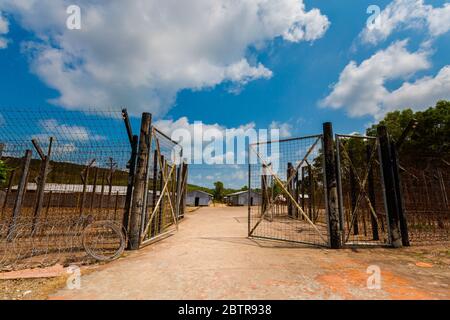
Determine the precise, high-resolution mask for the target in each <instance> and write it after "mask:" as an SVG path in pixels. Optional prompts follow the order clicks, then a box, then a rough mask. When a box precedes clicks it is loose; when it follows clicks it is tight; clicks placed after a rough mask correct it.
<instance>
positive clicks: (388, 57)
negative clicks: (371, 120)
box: [320, 41, 450, 117]
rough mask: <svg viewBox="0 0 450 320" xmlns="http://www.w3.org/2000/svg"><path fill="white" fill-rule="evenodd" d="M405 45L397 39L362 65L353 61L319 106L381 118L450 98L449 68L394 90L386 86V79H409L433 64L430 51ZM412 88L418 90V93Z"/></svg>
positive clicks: (351, 113)
mask: <svg viewBox="0 0 450 320" xmlns="http://www.w3.org/2000/svg"><path fill="white" fill-rule="evenodd" d="M406 44H407V42H406V41H399V42H395V43H393V44H392V45H391V46H389V47H388V48H387V49H385V50H382V51H378V52H377V53H376V54H374V55H373V56H372V57H370V58H369V59H367V60H365V61H363V62H362V63H361V64H360V65H357V63H356V62H354V61H351V62H350V63H349V64H348V65H347V66H346V67H345V69H344V70H343V71H342V72H341V74H340V76H339V81H338V82H337V83H336V84H335V85H333V88H332V92H331V93H330V95H328V96H327V97H326V98H325V99H324V100H322V101H321V102H320V105H321V106H326V107H331V108H334V109H339V108H346V110H347V111H348V113H349V115H350V116H353V117H357V116H364V115H373V116H375V117H380V116H383V115H384V114H385V113H386V112H387V111H389V110H392V109H394V108H406V107H411V106H416V107H419V106H421V107H427V106H430V105H433V104H434V103H435V102H436V100H437V99H445V98H449V94H450V91H449V90H448V71H447V70H446V69H447V68H444V69H443V70H441V73H439V75H438V76H436V78H423V79H419V80H417V81H416V82H414V83H413V84H408V83H404V84H403V86H401V88H399V89H397V90H396V91H393V92H390V91H389V90H388V89H387V88H386V82H387V81H390V80H407V79H408V78H410V77H411V76H413V75H414V74H415V73H416V72H418V71H421V70H426V69H428V68H429V67H430V62H429V60H428V55H429V53H428V52H426V51H417V52H413V53H411V52H409V51H408V50H407V49H406ZM435 85H436V87H435ZM413 90H417V91H416V93H414V92H412V91H413ZM418 92H420V95H421V98H420V99H419V98H417V100H413V99H410V98H408V96H409V97H412V96H416V95H417V93H418Z"/></svg>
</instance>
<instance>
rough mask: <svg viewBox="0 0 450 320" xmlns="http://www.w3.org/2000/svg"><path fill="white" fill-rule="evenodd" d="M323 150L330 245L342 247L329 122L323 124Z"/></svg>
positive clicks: (335, 247)
mask: <svg viewBox="0 0 450 320" xmlns="http://www.w3.org/2000/svg"><path fill="white" fill-rule="evenodd" d="M323 149H324V150H323V152H324V160H325V172H324V173H325V185H326V206H327V207H326V212H327V214H328V228H329V236H330V247H331V248H333V249H339V248H341V247H342V237H341V233H342V231H341V230H340V222H339V202H338V191H337V176H336V163H335V161H336V157H335V149H334V141H333V125H332V124H331V122H327V123H324V125H323Z"/></svg>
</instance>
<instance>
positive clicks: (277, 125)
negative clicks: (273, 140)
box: [270, 121, 292, 138]
mask: <svg viewBox="0 0 450 320" xmlns="http://www.w3.org/2000/svg"><path fill="white" fill-rule="evenodd" d="M270 129H278V130H279V131H280V138H289V137H291V136H292V125H291V124H290V123H287V122H284V123H281V122H278V121H273V122H272V123H271V124H270Z"/></svg>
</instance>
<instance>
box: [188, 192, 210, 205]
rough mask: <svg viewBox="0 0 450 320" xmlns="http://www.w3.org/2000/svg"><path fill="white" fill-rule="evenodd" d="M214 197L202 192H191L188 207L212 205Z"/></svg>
mask: <svg viewBox="0 0 450 320" xmlns="http://www.w3.org/2000/svg"><path fill="white" fill-rule="evenodd" d="M212 200H213V195H212V194H210V193H207V192H205V191H201V190H194V191H189V192H188V193H187V197H186V205H188V206H194V207H206V206H209V205H210V204H211V203H212Z"/></svg>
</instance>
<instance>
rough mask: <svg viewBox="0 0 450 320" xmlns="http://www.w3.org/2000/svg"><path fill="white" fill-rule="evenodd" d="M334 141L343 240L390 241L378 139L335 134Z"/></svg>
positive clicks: (361, 242)
mask: <svg viewBox="0 0 450 320" xmlns="http://www.w3.org/2000/svg"><path fill="white" fill-rule="evenodd" d="M335 141H336V152H337V180H338V183H337V185H338V194H339V215H340V223H341V225H340V229H341V230H342V243H343V244H344V245H370V244H374V245H383V244H390V237H389V234H388V233H389V232H388V230H389V228H388V226H387V223H388V219H387V216H386V211H387V210H386V205H385V203H386V199H385V196H384V192H383V191H384V183H383V177H382V168H381V164H380V163H381V160H380V159H379V157H380V152H379V147H380V146H379V142H378V139H377V138H376V137H368V136H355V135H351V136H349V135H339V134H337V135H336V138H335Z"/></svg>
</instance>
